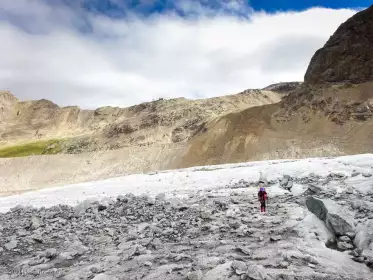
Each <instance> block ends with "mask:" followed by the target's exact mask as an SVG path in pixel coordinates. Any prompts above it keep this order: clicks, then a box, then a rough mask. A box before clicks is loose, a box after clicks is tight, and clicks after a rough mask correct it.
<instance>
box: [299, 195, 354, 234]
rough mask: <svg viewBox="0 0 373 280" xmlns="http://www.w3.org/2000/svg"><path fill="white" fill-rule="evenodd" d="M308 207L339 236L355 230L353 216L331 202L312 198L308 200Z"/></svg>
mask: <svg viewBox="0 0 373 280" xmlns="http://www.w3.org/2000/svg"><path fill="white" fill-rule="evenodd" d="M306 206H307V208H308V210H309V211H311V212H312V213H313V214H315V215H316V216H317V217H318V218H319V219H320V220H322V221H324V222H325V224H326V226H327V227H328V228H329V229H330V230H331V231H332V232H333V233H335V234H336V235H338V236H341V235H345V234H346V233H347V232H353V231H354V230H355V227H354V219H353V216H352V214H351V213H349V212H348V211H347V210H346V209H344V208H342V207H340V206H338V205H336V204H335V203H334V202H333V201H331V200H321V199H318V198H315V197H312V196H310V197H308V198H307V199H306Z"/></svg>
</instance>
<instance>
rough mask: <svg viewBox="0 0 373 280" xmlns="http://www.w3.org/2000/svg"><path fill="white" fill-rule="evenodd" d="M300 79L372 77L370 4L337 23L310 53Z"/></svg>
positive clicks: (358, 80) (325, 80)
mask: <svg viewBox="0 0 373 280" xmlns="http://www.w3.org/2000/svg"><path fill="white" fill-rule="evenodd" d="M304 80H305V82H306V83H308V84H322V83H336V82H351V83H361V82H366V81H370V80H373V6H371V7H370V8H368V9H366V10H363V11H361V12H359V13H357V14H356V15H354V16H353V17H351V18H350V19H348V20H347V21H346V22H344V23H343V24H341V25H340V27H339V28H338V29H337V31H336V32H335V33H334V34H333V36H331V37H330V39H329V40H328V41H327V43H326V44H325V45H324V47H323V48H321V49H319V50H318V51H317V52H316V53H315V55H314V56H313V58H312V60H311V63H310V65H309V66H308V69H307V72H306V75H305V78H304Z"/></svg>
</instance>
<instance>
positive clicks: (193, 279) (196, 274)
mask: <svg viewBox="0 0 373 280" xmlns="http://www.w3.org/2000/svg"><path fill="white" fill-rule="evenodd" d="M187 279H188V280H202V279H203V273H202V271H201V270H196V271H192V272H189V273H188V275H187Z"/></svg>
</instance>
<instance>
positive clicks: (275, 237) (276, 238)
mask: <svg viewBox="0 0 373 280" xmlns="http://www.w3.org/2000/svg"><path fill="white" fill-rule="evenodd" d="M281 239H282V237H281V235H277V236H271V237H270V239H269V240H270V241H272V242H276V241H280V240H281Z"/></svg>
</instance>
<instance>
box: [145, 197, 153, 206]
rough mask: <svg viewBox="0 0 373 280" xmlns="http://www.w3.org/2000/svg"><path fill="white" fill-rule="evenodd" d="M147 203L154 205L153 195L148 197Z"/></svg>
mask: <svg viewBox="0 0 373 280" xmlns="http://www.w3.org/2000/svg"><path fill="white" fill-rule="evenodd" d="M147 203H148V205H154V204H155V198H153V197H148V201H147Z"/></svg>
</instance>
